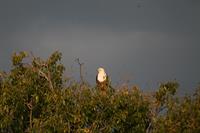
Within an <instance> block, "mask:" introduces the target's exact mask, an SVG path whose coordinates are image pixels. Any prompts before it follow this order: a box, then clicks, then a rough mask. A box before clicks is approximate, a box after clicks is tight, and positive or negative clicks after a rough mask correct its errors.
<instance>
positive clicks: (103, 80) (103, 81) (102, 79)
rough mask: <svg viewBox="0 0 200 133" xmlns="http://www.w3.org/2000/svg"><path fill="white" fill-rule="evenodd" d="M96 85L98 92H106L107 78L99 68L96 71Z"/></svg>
mask: <svg viewBox="0 0 200 133" xmlns="http://www.w3.org/2000/svg"><path fill="white" fill-rule="evenodd" d="M96 83H97V88H98V89H99V90H100V91H102V92H106V91H107V90H108V87H109V78H108V75H107V74H106V72H105V70H104V69H103V68H101V67H100V68H98V69H97V76H96Z"/></svg>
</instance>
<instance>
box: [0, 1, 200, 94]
mask: <svg viewBox="0 0 200 133" xmlns="http://www.w3.org/2000/svg"><path fill="white" fill-rule="evenodd" d="M138 5H139V6H138ZM199 6H200V2H199V1H197V0H190V1H188V0H177V1H172V0H168V1H166V0H159V1H158V0H152V1H149V0H137V1H136V0H135V1H132V0H125V1H123V2H122V1H119V0H99V1H94V0H84V1H76V0H71V1H70V0H68V1H64V0H63V1H57V2H55V1H51V0H48V1H46V0H43V1H42V0H41V1H39V0H34V1H27V0H24V1H22V0H21V1H20V0H19V1H14V0H13V1H11V0H6V1H3V0H2V1H1V2H0V20H1V21H0V28H1V30H0V46H1V49H0V60H1V61H0V68H1V69H8V66H9V63H10V62H8V59H9V58H10V55H11V53H12V52H14V51H20V50H27V51H33V52H34V53H35V54H36V55H38V56H42V57H44V58H46V57H47V56H48V55H49V54H50V53H52V52H53V51H55V50H60V51H61V52H62V53H63V62H64V64H65V65H66V66H67V67H70V65H73V66H74V67H75V69H77V65H76V64H75V62H74V60H75V58H77V57H79V58H80V59H81V60H82V61H83V62H85V69H86V72H87V76H86V78H87V79H88V80H89V81H90V82H91V83H94V82H95V81H94V77H95V74H96V68H97V67H98V66H103V67H105V68H106V70H107V71H108V73H109V74H110V75H111V76H112V80H113V82H114V83H116V82H119V81H120V80H123V79H126V78H129V79H130V80H131V83H136V84H139V85H140V86H142V88H153V87H155V86H156V85H157V82H160V81H166V80H172V79H174V78H176V79H177V80H178V81H180V82H181V84H182V88H184V89H185V88H191V87H194V86H196V85H197V83H198V82H199V79H200V77H199V75H200V71H199V70H198V69H199V67H200V63H199V61H198V60H199V58H200V54H199V51H198V50H199V49H200V45H199V43H200V39H199V34H200V26H199V23H200V18H199V13H200V8H199ZM77 71H78V70H77ZM75 76H76V78H77V73H76V74H75ZM186 90H187V89H186ZM187 91H189V90H187Z"/></svg>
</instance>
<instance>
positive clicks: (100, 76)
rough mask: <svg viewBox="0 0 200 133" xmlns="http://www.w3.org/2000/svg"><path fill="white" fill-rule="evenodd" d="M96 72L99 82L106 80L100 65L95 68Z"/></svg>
mask: <svg viewBox="0 0 200 133" xmlns="http://www.w3.org/2000/svg"><path fill="white" fill-rule="evenodd" d="M97 72H98V74H97V80H98V81H99V82H104V81H105V80H106V77H107V75H106V72H105V70H104V69H103V68H101V67H100V68H98V69H97Z"/></svg>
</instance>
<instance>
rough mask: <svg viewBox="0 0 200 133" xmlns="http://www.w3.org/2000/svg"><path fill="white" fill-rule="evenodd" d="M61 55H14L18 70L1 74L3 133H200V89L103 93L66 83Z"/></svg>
mask: <svg viewBox="0 0 200 133" xmlns="http://www.w3.org/2000/svg"><path fill="white" fill-rule="evenodd" d="M61 56H62V54H61V53H59V52H58V51H56V52H55V53H53V54H52V55H51V56H50V57H49V58H48V59H47V60H42V59H41V58H39V57H34V56H33V55H30V54H28V53H26V52H20V53H18V54H17V53H15V54H14V55H13V58H12V61H13V66H12V69H11V70H10V71H9V72H8V73H3V72H0V132H11V133H12V132H41V133H45V132H66V133H71V132H72V133H93V132H97V133H98V132H102V133H124V132H127V133H129V132H130V133H132V132H139V133H140V132H141V133H142V132H155V133H157V132H180V133H182V132H199V131H200V128H199V125H200V89H197V91H196V93H195V94H194V96H193V97H184V98H177V97H176V96H175V93H176V90H177V88H178V83H177V82H167V83H163V84H161V85H160V88H159V89H158V91H157V92H156V93H155V94H146V93H144V92H141V91H140V90H139V89H138V88H137V87H133V88H128V87H121V88H114V90H112V89H113V88H110V89H111V90H112V91H108V92H107V93H105V94H102V93H101V91H100V90H99V89H98V87H91V86H89V85H85V84H79V83H77V82H75V81H72V80H71V79H68V80H64V78H63V74H64V71H65V67H64V66H63V65H62V64H61V63H60V60H61Z"/></svg>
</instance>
